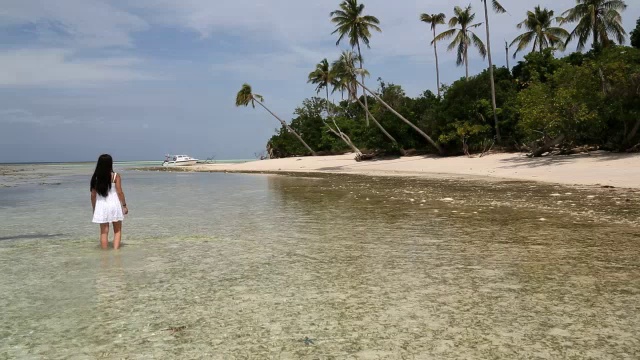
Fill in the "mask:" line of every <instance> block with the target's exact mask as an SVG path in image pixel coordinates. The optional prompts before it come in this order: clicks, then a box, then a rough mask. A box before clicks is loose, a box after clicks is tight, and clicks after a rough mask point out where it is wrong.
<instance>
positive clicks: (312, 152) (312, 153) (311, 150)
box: [253, 98, 317, 156]
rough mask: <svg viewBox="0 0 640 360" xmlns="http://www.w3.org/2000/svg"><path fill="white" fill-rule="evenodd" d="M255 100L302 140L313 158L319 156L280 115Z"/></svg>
mask: <svg viewBox="0 0 640 360" xmlns="http://www.w3.org/2000/svg"><path fill="white" fill-rule="evenodd" d="M253 100H254V101H255V102H257V103H258V104H260V106H262V107H263V108H264V109H265V110H267V111H268V112H269V114H271V115H272V116H273V117H274V118H276V119H278V121H280V123H281V124H282V126H284V127H286V128H287V130H289V132H291V133H292V134H293V135H294V136H295V137H296V138H298V140H300V142H301V143H302V145H304V147H306V148H307V150H309V151H310V152H311V155H313V156H317V154H316V152H315V151H313V149H311V148H310V147H309V145H307V143H306V142H304V140H302V137H300V135H298V133H297V132H295V131H294V130H293V129H292V128H291V126H289V124H287V123H286V122H284V120H282V119H280V118H279V117H278V115H276V114H274V113H273V112H272V111H271V110H269V108H267V107H266V106H264V104H263V103H262V102H260V100H258V99H256V98H253Z"/></svg>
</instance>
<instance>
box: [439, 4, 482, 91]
mask: <svg viewBox="0 0 640 360" xmlns="http://www.w3.org/2000/svg"><path fill="white" fill-rule="evenodd" d="M453 12H454V14H455V16H454V17H452V18H451V19H449V27H450V29H449V30H446V31H444V32H442V33H440V34H439V35H438V36H436V37H435V39H434V40H433V41H440V40H446V39H450V38H452V37H453V41H451V44H449V47H448V48H447V50H453V49H456V48H457V53H458V54H457V58H456V65H458V66H460V65H462V64H464V65H465V73H466V78H467V80H468V79H469V46H471V45H475V47H477V48H478V51H479V52H480V55H482V58H483V59H484V58H485V57H486V56H487V48H486V47H485V46H484V43H483V42H482V40H480V38H479V37H478V36H477V35H476V34H475V33H474V32H473V31H471V29H474V28H477V27H479V26H481V25H482V23H476V24H473V20H474V19H475V18H476V14H475V13H472V12H471V5H469V6H467V7H466V8H464V9H462V8H460V7H459V6H456V7H455V8H454V9H453ZM457 26H459V27H457Z"/></svg>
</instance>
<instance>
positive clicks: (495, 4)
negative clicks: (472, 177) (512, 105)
mask: <svg viewBox="0 0 640 360" xmlns="http://www.w3.org/2000/svg"><path fill="white" fill-rule="evenodd" d="M480 1H482V2H483V3H484V24H485V28H486V30H487V58H488V59H489V79H490V81H491V107H492V109H493V121H494V124H495V127H496V140H498V142H500V141H501V138H500V127H498V114H497V112H496V82H495V79H494V78H493V61H492V59H491V32H490V31H489V10H488V6H487V2H489V0H480ZM491 5H492V6H493V11H495V12H496V13H498V14H504V13H506V12H507V10H505V9H504V8H503V7H502V5H500V3H499V2H498V1H497V0H491Z"/></svg>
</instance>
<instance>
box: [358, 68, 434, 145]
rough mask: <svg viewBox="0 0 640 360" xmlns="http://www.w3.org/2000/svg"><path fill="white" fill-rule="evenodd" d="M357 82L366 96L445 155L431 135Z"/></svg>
mask: <svg viewBox="0 0 640 360" xmlns="http://www.w3.org/2000/svg"><path fill="white" fill-rule="evenodd" d="M356 82H357V83H358V85H360V86H362V88H363V89H364V90H365V94H366V92H369V93H370V94H371V95H373V97H374V98H376V100H378V101H380V103H381V104H382V105H384V107H386V108H387V109H388V110H389V111H391V112H392V113H393V114H394V115H395V116H397V117H398V118H400V120H402V121H404V122H405V123H406V124H407V125H409V126H411V127H412V128H413V129H414V130H415V131H417V132H418V133H419V134H420V135H422V136H423V137H424V138H425V139H427V141H428V142H429V143H430V144H431V145H433V146H434V147H435V148H436V149H438V152H439V153H440V154H441V155H442V154H444V151H443V150H442V148H441V147H440V145H438V144H437V143H436V142H435V141H433V139H431V137H429V135H427V134H426V133H425V132H424V131H422V130H421V129H420V128H419V127H417V126H415V125H414V124H413V123H412V122H411V121H409V120H407V119H406V118H405V117H404V116H402V115H400V113H398V112H397V111H395V110H394V109H393V108H392V107H391V106H389V104H387V103H386V102H385V101H384V100H382V99H381V98H380V97H379V96H378V95H376V94H375V93H374V92H373V91H371V90H369V88H368V87H366V86H365V85H364V84H361V83H360V82H359V81H357V80H356Z"/></svg>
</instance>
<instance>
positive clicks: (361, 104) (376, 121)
mask: <svg viewBox="0 0 640 360" xmlns="http://www.w3.org/2000/svg"><path fill="white" fill-rule="evenodd" d="M356 100H357V101H358V104H360V107H362V108H363V109H364V111H365V112H367V113H369V117H370V118H371V120H373V123H374V124H376V126H377V127H378V129H380V131H382V133H383V134H384V135H385V136H386V137H387V138H389V140H391V142H393V143H394V144H396V145H398V142H397V141H396V139H394V137H393V136H391V134H389V133H388V132H387V130H385V128H384V127H382V125H380V123H379V122H378V120H376V118H375V117H373V114H371V112H370V111H369V109H368V108H367V107H366V106H365V105H364V104H363V103H362V101H360V99H356Z"/></svg>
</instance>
